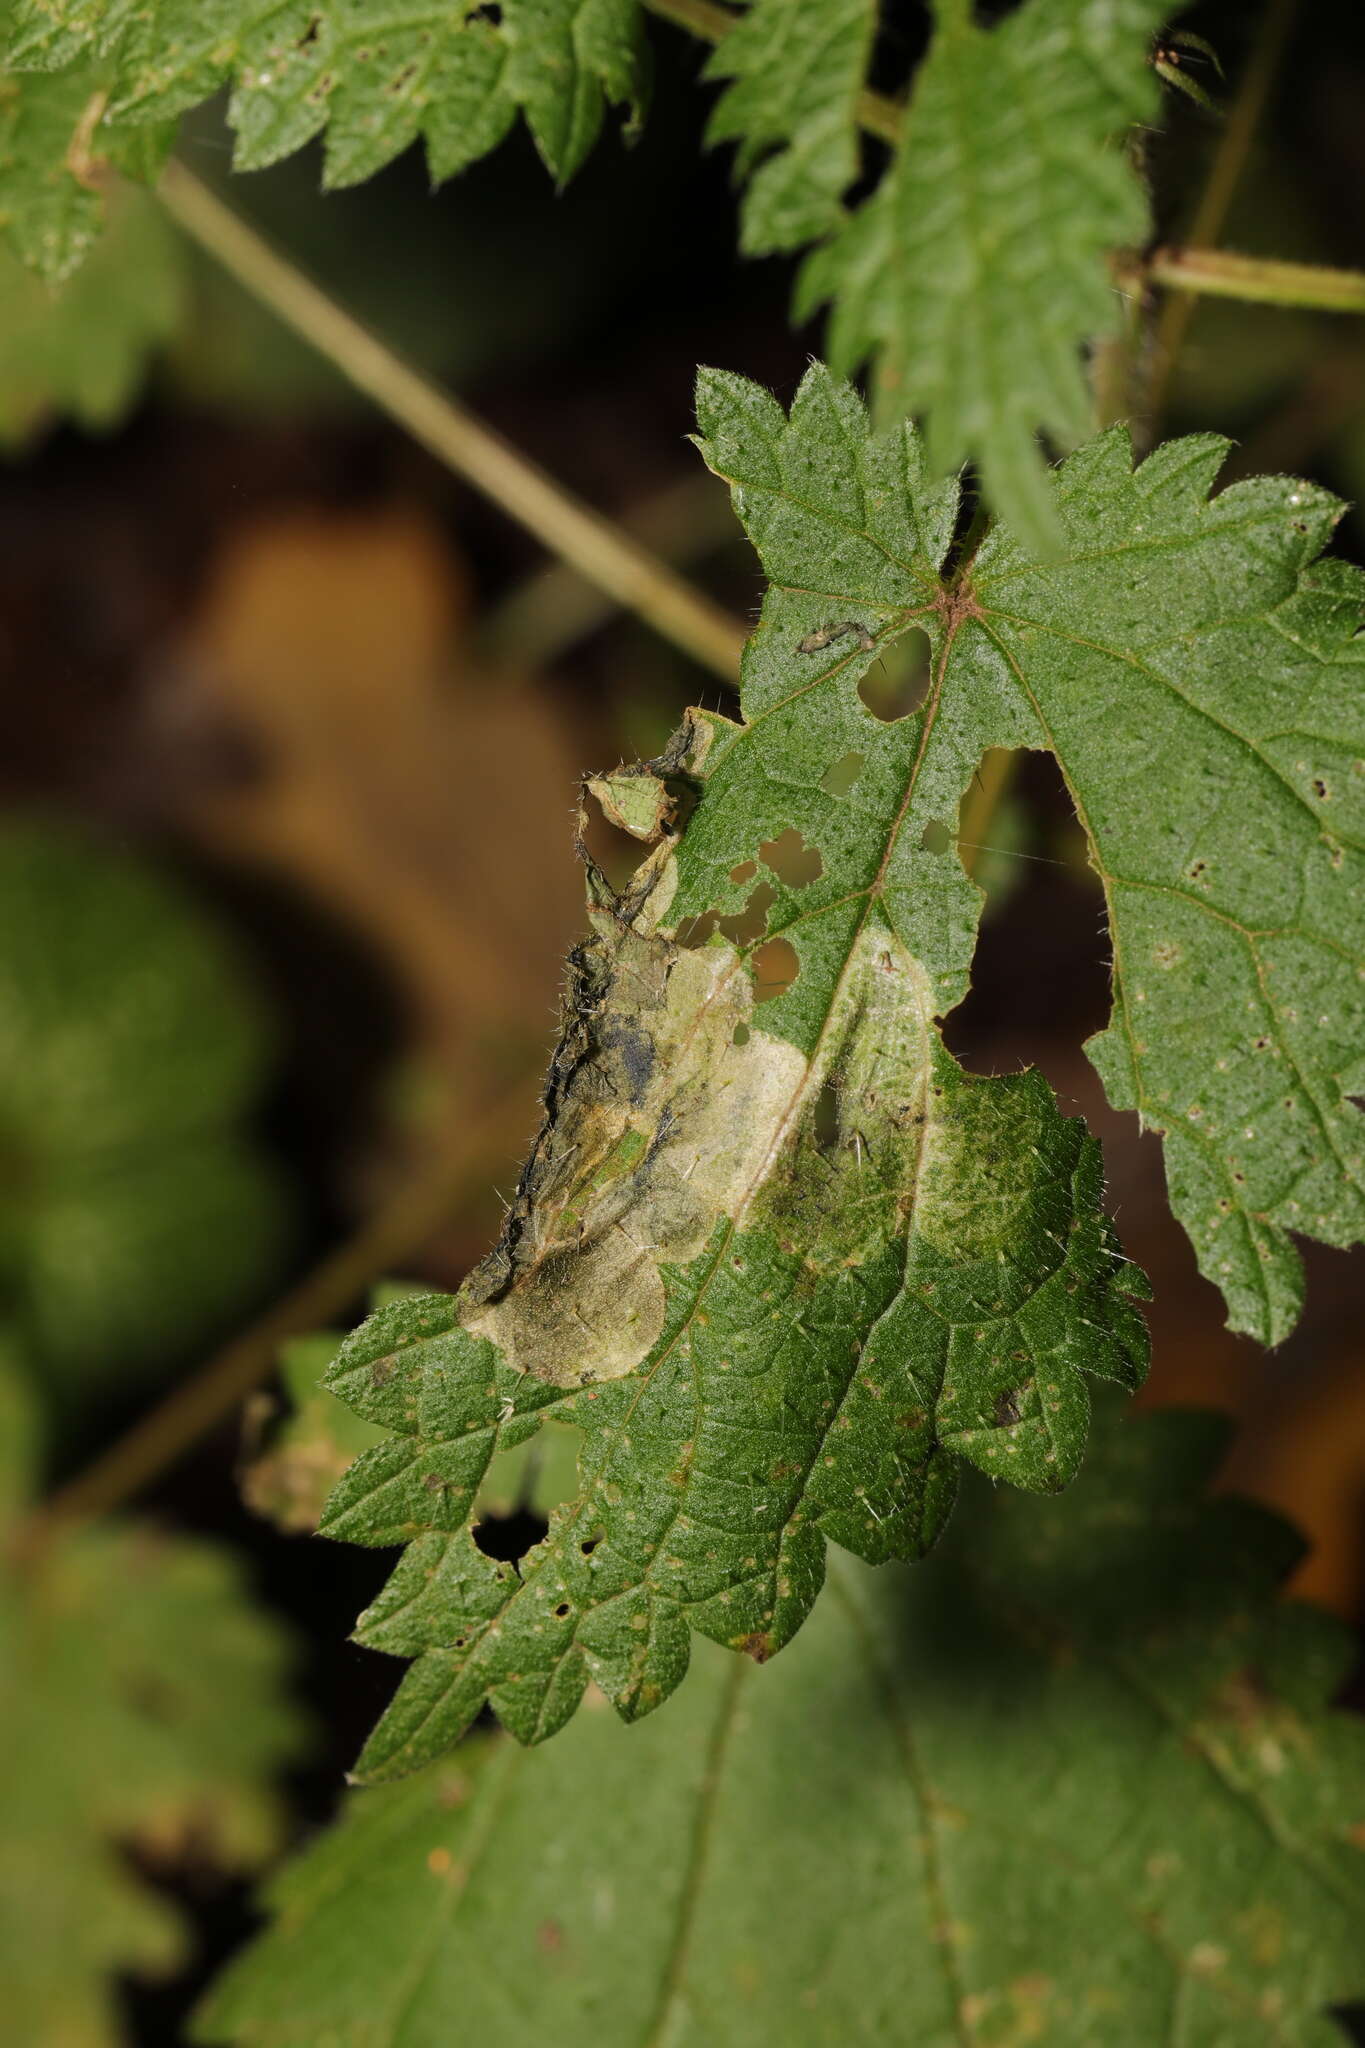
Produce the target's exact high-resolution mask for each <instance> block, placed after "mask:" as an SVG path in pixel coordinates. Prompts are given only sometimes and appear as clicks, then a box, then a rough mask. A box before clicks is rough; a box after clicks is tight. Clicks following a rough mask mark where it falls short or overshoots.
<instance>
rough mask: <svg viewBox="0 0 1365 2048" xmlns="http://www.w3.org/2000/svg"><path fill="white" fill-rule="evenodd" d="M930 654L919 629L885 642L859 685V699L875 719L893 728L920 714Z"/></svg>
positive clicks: (913, 627) (924, 635)
mask: <svg viewBox="0 0 1365 2048" xmlns="http://www.w3.org/2000/svg"><path fill="white" fill-rule="evenodd" d="M932 659H933V650H932V649H931V647H930V645H929V635H928V634H927V633H926V632H925V630H924V628H923V627H922V626H912V627H911V628H910V631H909V632H908V633H902V634H901V636H900V638H899V639H898V640H891V641H888V642H887V644H886V647H885V649H884V651H883V653H882V654H881V656H880V658H879V659H878V660H876V661H874V662H873V664H872V666H871V668H870V669H869V670H868V672H867V674H866V675H865V676H864V677H863V679H862V681H861V682H860V683H859V685H858V695H859V696H860V697H861V698H862V700H863V703H864V704H865V705H866V706H867V709H868V710H869V711H870V712H871V713H872V716H873V717H874V718H879V719H880V720H881V722H882V724H883V725H894V724H895V723H896V721H897V720H898V719H901V718H909V717H910V716H911V715H912V713H914V712H916V711H918V710H919V708H920V705H921V704H922V703H923V702H924V700H925V698H926V697H927V696H928V694H929V677H930V673H931V664H932Z"/></svg>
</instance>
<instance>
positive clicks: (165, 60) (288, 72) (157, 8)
mask: <svg viewBox="0 0 1365 2048" xmlns="http://www.w3.org/2000/svg"><path fill="white" fill-rule="evenodd" d="M637 16H638V8H637V0H503V4H502V6H501V7H500V8H498V9H491V8H481V7H475V6H449V5H432V4H427V5H418V6H415V7H414V6H409V5H405V4H403V0H329V4H326V5H323V6H313V5H309V4H305V0H236V4H235V5H233V6H230V7H228V8H222V7H212V8H205V7H203V6H201V5H199V4H197V0H154V4H153V5H151V6H147V7H138V8H133V7H129V6H127V5H126V4H124V0H18V4H17V5H16V6H15V9H14V26H13V31H12V34H11V39H10V55H9V61H10V63H11V64H12V65H13V66H14V67H15V68H16V69H54V70H61V69H62V67H64V66H67V65H70V64H72V63H73V62H76V61H78V60H83V59H85V58H86V57H88V56H89V55H90V54H91V53H92V52H93V53H94V54H95V55H96V56H97V58H98V59H99V60H100V62H101V63H102V64H103V65H104V66H105V67H106V70H107V75H108V80H109V85H108V93H109V99H108V107H107V119H108V120H109V121H110V122H111V123H113V124H115V126H117V127H119V128H124V129H126V128H129V127H131V126H134V125H137V124H142V123H145V122H149V121H151V122H164V121H166V120H169V119H173V118H174V117H175V116H177V115H179V114H181V113H183V112H184V111H185V110H186V109H187V108H189V107H192V106H196V105H197V104H198V103H199V102H200V101H201V100H204V99H207V98H208V97H209V96H210V95H211V94H212V93H214V92H216V91H217V90H218V89H219V88H220V87H221V86H223V85H225V84H226V85H229V86H230V87H231V100H230V103H229V108H228V118H229V120H230V122H231V124H232V126H233V128H234V129H235V130H236V132H237V149H236V157H235V162H236V165H237V168H238V169H240V170H254V169H259V168H260V167H261V166H262V165H265V164H270V163H274V162H276V161H277V160H278V159H279V158H280V157H282V156H287V155H288V154H289V153H290V152H291V151H293V150H296V149H300V148H302V146H303V144H304V143H305V142H309V141H311V140H312V138H313V137H314V136H315V135H322V136H323V138H324V147H325V158H324V162H325V170H324V180H325V182H326V183H327V184H328V185H332V186H337V185H349V184H354V183H355V182H356V181H357V180H359V179H361V178H367V177H370V176H371V175H372V174H373V173H374V172H375V171H377V170H378V169H380V167H381V166H382V165H384V164H386V163H388V162H389V160H390V159H391V158H392V157H394V156H397V155H398V153H399V152H400V151H401V150H403V149H406V148H407V147H408V145H409V144H410V143H412V142H414V141H416V140H417V138H418V137H419V136H421V137H422V138H423V139H424V141H425V143H426V146H427V156H428V161H429V163H430V166H431V172H432V176H433V177H435V178H448V177H450V176H452V175H453V173H454V172H456V171H459V170H463V169H464V167H465V166H466V165H467V164H470V163H473V162H474V161H475V160H476V159H477V158H478V157H481V156H483V155H485V154H486V153H487V152H488V151H489V150H490V149H493V148H495V147H496V145H497V144H498V143H499V142H500V141H501V140H502V138H503V136H504V135H505V134H506V133H507V130H508V129H509V128H510V127H511V125H512V123H513V121H514V120H515V119H516V117H517V114H518V112H519V111H520V112H522V113H524V114H525V117H526V120H527V124H528V126H529V127H530V130H531V133H532V135H533V136H534V138H535V142H536V147H537V148H538V149H539V151H540V153H541V155H542V157H543V158H544V159H545V162H546V164H547V166H548V167H549V169H550V170H551V171H552V172H553V173H554V175H555V176H556V177H557V178H567V177H569V176H570V175H571V174H572V173H573V172H574V171H575V170H576V169H577V168H578V166H579V164H581V162H582V161H583V158H584V157H585V156H586V155H587V153H588V151H589V150H590V149H591V147H592V144H593V142H594V140H595V139H596V136H597V132H598V129H599V127H600V126H601V120H602V109H603V103H604V100H607V99H610V100H612V101H614V102H615V103H617V104H626V105H630V106H632V107H633V106H635V105H636V104H637V102H638V99H639V95H640V59H639V40H638V18H637Z"/></svg>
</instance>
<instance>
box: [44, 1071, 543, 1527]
mask: <svg viewBox="0 0 1365 2048" xmlns="http://www.w3.org/2000/svg"><path fill="white" fill-rule="evenodd" d="M527 1092H528V1077H525V1076H523V1078H522V1079H521V1081H520V1082H519V1083H518V1084H516V1085H515V1086H514V1087H513V1088H512V1089H510V1090H508V1091H507V1092H505V1093H504V1094H502V1095H500V1096H498V1097H496V1098H495V1099H494V1100H493V1102H492V1103H491V1104H490V1106H489V1107H488V1109H486V1110H485V1111H484V1113H483V1114H482V1115H481V1116H479V1117H477V1118H475V1119H472V1120H471V1121H470V1122H469V1123H467V1124H466V1125H464V1126H463V1127H462V1129H461V1131H460V1133H459V1136H458V1138H452V1139H451V1140H450V1141H449V1143H448V1144H447V1145H446V1146H445V1148H444V1149H443V1150H442V1152H441V1155H440V1157H439V1158H438V1159H437V1161H436V1162H435V1163H434V1164H433V1165H432V1166H431V1167H430V1168H429V1169H428V1170H427V1171H426V1172H425V1173H423V1174H421V1175H419V1176H418V1177H416V1178H414V1179H410V1180H409V1181H408V1182H407V1183H406V1184H405V1185H404V1187H403V1188H402V1189H401V1191H400V1192H399V1193H398V1194H397V1195H395V1196H394V1198H393V1200H392V1201H390V1202H388V1203H386V1204H385V1205H384V1206H383V1207H382V1208H381V1209H379V1210H378V1211H377V1212H376V1214H375V1215H373V1216H372V1217H370V1218H369V1219H368V1220H367V1221H366V1222H365V1223H363V1224H362V1225H361V1227H360V1229H359V1230H358V1231H356V1232H355V1234H354V1236H352V1237H349V1238H347V1239H346V1240H345V1242H344V1243H342V1244H339V1245H337V1246H336V1247H335V1248H334V1249H333V1250H332V1251H330V1252H328V1254H327V1256H326V1257H325V1258H324V1259H322V1260H321V1261H320V1262H319V1264H318V1265H316V1266H314V1267H313V1269H312V1271H311V1272H309V1273H306V1274H305V1275H304V1277H303V1279H302V1280H300V1281H299V1282H298V1284H297V1285H296V1286H294V1287H291V1288H290V1290H289V1292H288V1293H287V1294H285V1295H283V1296H282V1297H281V1299H280V1300H279V1301H277V1302H275V1303H274V1304H273V1306H272V1307H270V1308H269V1309H267V1310H266V1312H265V1314H264V1315H263V1316H261V1317H259V1318H258V1320H257V1321H256V1322H254V1323H252V1324H251V1325H250V1327H249V1328H248V1329H246V1330H243V1331H242V1332H241V1333H240V1335H238V1336H236V1337H234V1338H233V1339H232V1340H231V1342H229V1343H228V1344H226V1345H225V1346H224V1347H223V1349H222V1350H221V1351H220V1352H219V1353H218V1354H217V1356H216V1357H215V1358H213V1359H211V1360H210V1361H209V1363H208V1364H207V1365H206V1366H205V1367H204V1368H203V1369H202V1371H200V1372H198V1373H196V1374H195V1375H194V1376H193V1377H192V1378H191V1379H188V1380H185V1381H183V1382H182V1383H181V1385H180V1386H178V1387H176V1388H175V1389H174V1391H173V1392H172V1393H170V1394H168V1395H167V1397H166V1399H165V1400H164V1401H162V1402H161V1403H160V1404H159V1405H158V1406H157V1407H155V1408H153V1409H152V1410H151V1411H150V1412H149V1413H148V1414H146V1415H144V1416H142V1417H140V1418H139V1420H138V1421H137V1422H135V1423H134V1424H133V1426H132V1428H131V1429H130V1430H129V1431H128V1432H127V1433H126V1435H124V1436H122V1437H120V1438H119V1439H118V1441H117V1442H116V1443H114V1444H111V1445H110V1447H109V1448H108V1449H107V1450H105V1451H102V1452H101V1453H100V1454H99V1456H98V1457H96V1458H95V1459H94V1461H93V1462H92V1463H91V1464H89V1465H87V1466H86V1467H85V1469H84V1470H83V1471H81V1472H78V1473H77V1474H76V1477H75V1478H74V1479H71V1480H68V1482H67V1483H66V1485H65V1486H62V1487H59V1488H58V1489H57V1490H56V1492H55V1493H53V1494H52V1495H51V1496H50V1498H49V1499H48V1500H47V1501H45V1502H44V1503H43V1505H42V1507H41V1508H40V1509H39V1511H38V1513H37V1515H36V1516H35V1517H34V1518H33V1523H32V1524H31V1533H37V1534H40V1533H41V1531H42V1530H43V1529H44V1528H50V1527H52V1526H53V1525H55V1524H57V1523H67V1522H72V1521H85V1520H88V1519H89V1518H90V1517H92V1516H94V1515H102V1514H107V1513H108V1512H109V1510H110V1509H111V1508H116V1507H118V1506H120V1505H121V1504H122V1503H123V1502H124V1501H126V1500H128V1499H130V1498H131V1497H132V1496H133V1495H134V1494H136V1493H139V1492H141V1490H142V1488H143V1487H145V1486H146V1485H147V1484H148V1482H149V1481H150V1480H152V1479H154V1478H155V1477H156V1475H157V1474H158V1473H159V1472H162V1471H164V1470H165V1468H166V1467H167V1466H168V1465H172V1464H174V1463H175V1461H176V1460H177V1459H178V1458H181V1457H183V1456H184V1454H185V1452H186V1451H188V1450H190V1449H192V1448H193V1446H194V1445H195V1444H196V1443H197V1442H198V1441H199V1439H200V1438H201V1437H203V1436H206V1435H207V1434H208V1432H209V1431H210V1430H211V1429H214V1428H216V1427H217V1425H218V1424H219V1423H221V1422H223V1421H224V1420H225V1419H226V1418H227V1417H228V1416H229V1415H231V1413H232V1411H233V1410H234V1408H236V1407H237V1406H238V1404H239V1403H240V1402H241V1401H242V1400H244V1399H245V1397H246V1396H247V1395H248V1394H249V1393H250V1392H251V1390H252V1389H253V1387H256V1386H259V1384H260V1383H261V1381H262V1380H264V1379H266V1378H267V1377H268V1376H269V1374H270V1373H271V1372H272V1371H273V1370H274V1368H275V1363H276V1358H277V1354H278V1352H279V1347H280V1345H281V1344H282V1343H283V1342H284V1341H285V1339H286V1338H288V1337H296V1336H300V1335H302V1334H304V1333H305V1332H307V1331H309V1330H316V1329H319V1328H325V1327H326V1325H327V1324H328V1323H330V1322H332V1321H333V1320H334V1319H335V1318H336V1317H337V1316H338V1315H340V1314H342V1313H343V1312H344V1311H345V1310H346V1309H348V1308H349V1307H351V1305H352V1304H353V1303H355V1302H356V1301H358V1300H359V1299H360V1298H361V1297H362V1296H363V1295H364V1293H365V1290H366V1289H367V1287H369V1286H370V1284H371V1283H372V1282H373V1281H375V1280H377V1279H379V1278H381V1277H382V1276H383V1275H384V1274H386V1273H393V1272H394V1271H396V1270H397V1269H399V1268H401V1267H402V1266H403V1265H404V1263H405V1262H406V1261H407V1260H409V1259H411V1258H412V1257H413V1256H414V1255H415V1254H416V1253H417V1252H418V1251H420V1250H421V1248H422V1246H423V1245H424V1244H426V1243H427V1242H428V1241H429V1240H430V1238H431V1237H432V1236H433V1235H434V1234H435V1232H436V1231H437V1230H439V1228H440V1227H441V1225H442V1223H444V1222H445V1221H446V1219H447V1217H449V1216H450V1214H451V1212H452V1210H453V1209H454V1208H455V1206H456V1204H457V1203H458V1201H459V1199H460V1197H461V1196H462V1195H463V1194H464V1193H465V1192H466V1191H467V1190H468V1188H469V1186H470V1183H471V1181H472V1180H474V1179H475V1177H476V1175H478V1174H480V1173H481V1172H482V1171H483V1170H484V1168H485V1167H486V1165H487V1164H488V1155H489V1154H490V1153H491V1152H492V1151H493V1148H494V1147H495V1145H497V1144H498V1143H499V1142H500V1140H501V1138H502V1134H503V1132H504V1130H505V1129H506V1125H507V1121H508V1119H509V1117H510V1116H511V1115H513V1114H514V1112H515V1111H516V1110H517V1109H518V1108H520V1107H521V1104H522V1101H523V1098H524V1097H525V1095H526V1094H527Z"/></svg>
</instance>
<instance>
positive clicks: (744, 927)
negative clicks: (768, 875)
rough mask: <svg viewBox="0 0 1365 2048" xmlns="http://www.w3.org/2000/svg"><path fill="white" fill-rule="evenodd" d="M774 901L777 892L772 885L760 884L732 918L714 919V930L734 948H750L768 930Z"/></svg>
mask: <svg viewBox="0 0 1365 2048" xmlns="http://www.w3.org/2000/svg"><path fill="white" fill-rule="evenodd" d="M776 901H777V891H776V889H774V887H773V885H772V883H771V882H760V883H759V885H758V887H757V888H756V889H755V890H753V891H752V892H751V894H750V897H749V900H748V902H747V903H746V904H745V906H744V908H743V910H740V911H737V912H736V913H735V915H734V916H733V917H720V918H717V919H716V929H717V930H718V931H720V932H722V933H724V935H725V937H726V938H727V939H729V940H730V941H731V943H732V944H734V945H736V946H740V947H744V946H752V945H753V944H754V943H755V941H756V940H758V939H761V938H762V936H763V934H764V932H765V931H766V930H767V929H768V912H769V911H770V910H771V909H772V907H773V905H774V903H776Z"/></svg>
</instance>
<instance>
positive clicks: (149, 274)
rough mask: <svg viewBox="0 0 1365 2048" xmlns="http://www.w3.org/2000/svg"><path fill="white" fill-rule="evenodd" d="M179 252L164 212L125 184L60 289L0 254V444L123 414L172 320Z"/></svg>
mask: <svg viewBox="0 0 1365 2048" xmlns="http://www.w3.org/2000/svg"><path fill="white" fill-rule="evenodd" d="M180 255H181V252H180V248H179V245H178V243H177V240H176V237H175V234H174V232H173V230H172V228H171V226H170V223H169V221H168V220H167V219H166V217H165V215H164V214H163V213H162V211H161V209H160V208H159V207H158V206H157V205H156V204H155V202H154V201H153V200H152V199H150V198H149V197H147V196H146V195H145V194H143V193H140V192H138V191H136V190H135V189H133V188H132V187H130V186H124V187H123V188H122V189H121V190H120V191H118V192H117V194H116V195H115V196H114V198H113V200H112V202H111V204H110V221H109V229H108V233H107V234H105V235H103V236H102V237H101V238H100V239H99V240H98V241H97V242H96V244H95V247H94V250H93V251H92V253H91V256H90V259H89V261H88V262H86V263H84V264H83V265H82V266H81V268H80V269H79V270H77V271H76V273H75V275H74V276H73V277H71V278H69V279H68V280H67V282H66V283H65V284H62V285H58V286H55V287H54V286H52V285H50V284H48V283H47V281H46V280H45V279H44V278H41V277H36V276H35V275H34V274H33V272H32V270H31V269H29V268H28V267H27V266H26V265H25V264H24V263H22V262H21V261H20V259H19V257H18V256H16V255H11V254H10V253H9V251H7V250H5V249H3V248H0V444H4V445H9V446H13V447H21V446H23V445H24V444H25V443H26V442H27V441H29V440H30V439H31V438H32V437H33V435H34V434H35V433H36V432H38V431H39V430H41V429H42V428H43V427H44V426H46V425H48V424H49V423H50V422H52V421H53V420H54V419H59V418H62V417H69V418H72V419H74V420H76V421H77V422H78V423H79V424H80V425H81V426H83V427H87V428H91V429H98V428H102V427H107V426H112V425H113V424H114V423H115V422H116V421H117V420H118V419H119V418H120V417H121V416H122V415H123V413H124V412H126V410H127V409H128V407H129V405H130V404H131V403H132V402H133V400H134V399H135V398H136V396H137V393H138V390H139V388H140V385H141V382H142V377H143V374H144V372H145V369H146V365H147V360H148V358H149V356H150V355H151V354H152V352H153V351H154V350H155V349H156V348H157V347H158V346H159V344H160V343H162V342H163V341H165V340H166V339H167V338H168V337H169V336H170V335H171V334H172V333H173V332H174V331H175V327H176V324H177V322H178V320H179V317H180V312H181V306H182V299H183V291H182V286H183V282H184V272H183V267H182V264H181V260H180Z"/></svg>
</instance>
